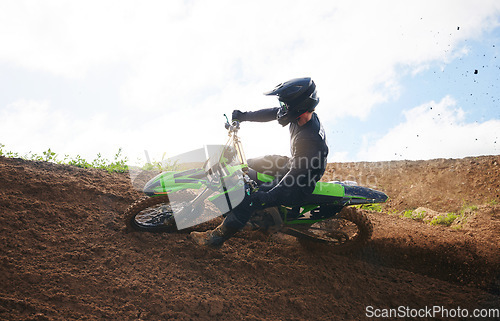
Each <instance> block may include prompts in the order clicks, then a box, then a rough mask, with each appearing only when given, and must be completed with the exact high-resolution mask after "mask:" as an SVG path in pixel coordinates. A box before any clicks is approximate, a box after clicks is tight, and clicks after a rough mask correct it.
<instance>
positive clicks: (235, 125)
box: [224, 114, 240, 133]
mask: <svg viewBox="0 0 500 321" xmlns="http://www.w3.org/2000/svg"><path fill="white" fill-rule="evenodd" d="M224 116H225V117H226V123H225V124H224V127H225V128H226V129H227V130H228V131H229V133H233V132H235V133H236V132H238V130H239V129H240V122H239V121H237V120H233V121H232V123H231V124H230V123H229V119H228V118H227V116H226V114H224Z"/></svg>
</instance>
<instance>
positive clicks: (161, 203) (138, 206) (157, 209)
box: [125, 195, 189, 232]
mask: <svg viewBox="0 0 500 321" xmlns="http://www.w3.org/2000/svg"><path fill="white" fill-rule="evenodd" d="M188 203H189V200H188V199H186V201H185V202H183V201H178V202H175V203H171V202H170V199H169V197H168V195H159V196H153V197H145V198H142V199H140V200H138V201H136V202H135V203H133V204H132V205H130V206H129V207H128V208H127V209H126V210H125V222H126V225H127V229H128V230H129V231H133V230H136V231H146V232H175V231H177V225H176V224H175V219H174V215H173V212H174V211H173V210H176V211H179V210H181V209H182V208H184V207H185V206H186V205H187V204H188Z"/></svg>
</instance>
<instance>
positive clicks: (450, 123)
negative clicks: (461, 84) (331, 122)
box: [358, 96, 500, 161]
mask: <svg viewBox="0 0 500 321" xmlns="http://www.w3.org/2000/svg"><path fill="white" fill-rule="evenodd" d="M404 116H405V121H404V122H403V123H401V124H399V125H398V126H396V127H394V128H392V129H391V130H389V132H388V133H387V134H385V135H384V136H383V137H381V138H380V139H378V140H376V141H374V142H372V141H371V138H370V137H368V136H365V137H364V144H363V145H364V146H363V148H362V149H361V151H360V152H359V154H358V159H361V160H368V161H370V160H400V159H409V160H417V159H432V158H460V157H466V156H479V155H492V154H493V155H494V154H499V153H500V145H499V144H500V140H499V138H500V120H498V119H493V120H489V121H486V122H482V123H478V122H474V123H467V122H466V121H465V113H464V111H463V110H462V109H461V108H459V107H456V101H455V100H454V99H453V98H451V97H449V96H446V97H444V98H443V99H442V100H441V101H440V102H438V103H436V102H434V101H431V102H429V103H426V104H423V105H421V106H418V107H415V108H413V109H410V110H408V111H405V112H404Z"/></svg>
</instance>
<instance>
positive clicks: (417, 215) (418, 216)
mask: <svg viewBox="0 0 500 321" xmlns="http://www.w3.org/2000/svg"><path fill="white" fill-rule="evenodd" d="M425 214H426V212H425V211H422V212H420V213H417V212H416V211H415V210H406V211H404V212H403V214H401V217H406V218H409V219H412V220H416V221H422V220H423V219H424V217H425Z"/></svg>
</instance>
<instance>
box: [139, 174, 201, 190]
mask: <svg viewBox="0 0 500 321" xmlns="http://www.w3.org/2000/svg"><path fill="white" fill-rule="evenodd" d="M204 177H205V172H204V171H203V170H202V169H190V170H187V171H181V172H174V171H167V172H162V173H160V174H158V175H156V176H155V177H153V178H152V179H151V180H149V182H147V183H146V185H144V188H143V190H142V191H143V192H144V193H145V194H146V195H148V196H153V195H159V194H167V193H173V192H177V191H180V190H184V189H200V188H201V187H202V186H203V183H204V181H205V180H204Z"/></svg>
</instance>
